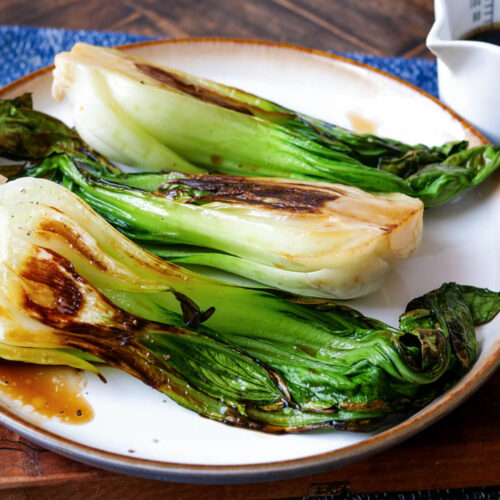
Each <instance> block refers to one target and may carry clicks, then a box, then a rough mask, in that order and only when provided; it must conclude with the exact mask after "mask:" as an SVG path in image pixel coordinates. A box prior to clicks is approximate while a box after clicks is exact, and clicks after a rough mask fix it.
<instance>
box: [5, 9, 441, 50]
mask: <svg viewBox="0 0 500 500" xmlns="http://www.w3.org/2000/svg"><path fill="white" fill-rule="evenodd" d="M432 21H433V9H432V1H431V0H404V1H395V0H225V1H220V0H141V1H137V0H107V1H102V0H86V1H83V0H39V1H37V2H33V0H3V1H2V2H0V23H2V24H23V25H29V26H53V27H64V28H69V29H101V30H106V29H108V30H115V31H127V32H131V33H137V34H143V35H149V36H171V37H185V36H228V37H239V38H260V39H264V40H274V41H279V42H287V43H293V44H298V45H303V46H307V47H312V48H316V49H321V50H334V51H342V52H370V53H372V54H377V55H385V56H400V55H402V56H405V55H411V54H413V53H414V51H415V50H418V51H420V49H421V48H422V47H424V46H422V43H423V41H424V39H425V36H426V35H427V32H428V31H429V29H430V26H431V24H432ZM420 52H421V53H420ZM420 52H418V53H419V55H424V56H426V57H427V56H429V55H430V53H429V52H428V51H427V50H426V49H425V50H423V51H420Z"/></svg>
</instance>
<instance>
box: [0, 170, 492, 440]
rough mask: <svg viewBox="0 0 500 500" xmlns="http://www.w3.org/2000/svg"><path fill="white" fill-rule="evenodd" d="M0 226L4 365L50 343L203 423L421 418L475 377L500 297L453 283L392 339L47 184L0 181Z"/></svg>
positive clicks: (421, 302) (268, 426)
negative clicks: (215, 273) (206, 267)
mask: <svg viewBox="0 0 500 500" xmlns="http://www.w3.org/2000/svg"><path fill="white" fill-rule="evenodd" d="M0 224H1V228H2V235H3V236H2V239H1V240H0V272H1V273H2V287H0V301H1V306H2V307H1V309H0V325H1V327H2V331H3V332H4V335H3V337H2V342H1V345H0V356H3V355H4V354H3V353H4V350H3V349H4V348H5V349H6V350H7V351H9V353H10V355H9V356H7V357H8V359H18V360H27V361H30V362H33V361H35V362H40V363H43V362H51V360H50V359H47V357H46V353H47V350H48V349H50V350H52V351H55V352H60V353H61V357H60V358H59V359H57V360H56V359H55V357H54V361H55V362H57V363H67V364H69V365H71V366H79V367H86V366H84V364H85V363H87V364H88V365H89V367H90V368H91V369H93V370H94V371H95V370H96V368H95V367H92V366H91V365H92V359H93V358H92V356H97V357H98V358H99V359H101V360H103V361H105V362H106V363H108V364H110V365H111V366H114V367H117V368H120V369H122V370H124V371H126V372H128V373H130V374H131V375H133V376H135V377H138V378H139V379H141V380H143V381H144V382H145V383H147V384H150V385H151V386H153V387H155V388H156V389H158V390H160V391H162V392H164V393H165V394H167V395H168V396H170V397H171V398H172V399H173V400H175V401H176V402H178V403H179V404H181V405H183V406H184V407H186V408H188V409H191V410H194V411H196V412H198V413H199V414H201V415H203V416H206V417H209V418H212V419H215V420H219V421H223V422H226V423H230V424H233V425H239V426H243V427H249V428H254V429H261V430H264V431H269V432H293V431H301V430H307V429H313V428H317V427H325V426H327V427H336V428H340V429H349V430H367V429H370V428H373V427H376V426H377V425H380V424H382V423H385V422H387V421H389V420H391V419H392V420H394V419H398V418H401V417H402V416H404V415H408V414H410V413H411V412H414V411H416V410H418V409H419V408H421V407H422V406H423V405H425V404H427V403H428V402H430V401H431V400H432V399H433V398H435V397H436V396H437V395H439V394H440V393H441V392H442V391H443V390H444V389H446V388H447V387H448V386H449V385H450V384H453V383H455V382H456V380H457V379H458V378H459V377H460V376H461V375H462V374H463V373H465V372H466V371H467V370H468V369H469V368H470V366H471V365H472V363H474V361H475V359H476V355H477V343H476V338H475V332H474V325H475V324H477V323H482V322H485V321H489V320H490V319H492V318H493V317H494V316H495V315H496V314H497V313H498V311H499V309H500V296H499V294H498V293H495V292H490V291H488V290H480V289H476V288H473V287H463V286H460V285H456V284H452V283H450V284H446V285H443V286H442V287H441V288H440V289H438V290H434V291H433V292H431V293H429V294H427V295H425V296H423V297H420V298H419V299H415V300H414V301H412V302H411V303H410V304H409V306H408V310H407V312H406V313H405V314H404V315H403V316H402V318H401V328H400V329H396V328H392V327H390V326H388V325H386V324H384V323H382V322H380V321H378V320H375V319H371V318H367V317H364V316H363V315H362V314H360V313H359V312H357V311H355V310H353V309H350V308H348V307H345V306H341V305H338V304H335V303H334V302H332V301H329V300H324V299H308V298H301V297H297V296H293V295H287V294H280V293H273V292H270V291H265V290H255V289H248V288H242V287H239V286H236V285H230V284H226V283H222V282H219V281H216V280H214V279H210V278H206V277H202V276H199V275H196V274H194V273H192V272H189V271H186V270H184V269H182V268H179V267H177V266H175V265H173V264H169V263H167V262H165V261H163V260H161V259H158V258H156V257H154V256H153V255H151V254H150V253H148V252H145V251H144V250H142V249H141V248H140V247H138V246H136V245H135V244H134V243H132V242H131V241H129V240H128V239H127V238H125V237H124V236H123V235H121V234H120V233H119V232H118V231H116V230H115V229H113V228H112V227H111V226H110V225H108V224H107V223H106V222H105V221H103V220H102V219H101V218H100V217H99V216H98V215H96V214H95V212H93V211H92V210H91V209H90V208H89V207H88V206H87V205H86V204H85V203H84V202H83V201H82V200H80V199H79V198H78V197H77V196H76V195H74V194H73V193H71V192H70V191H68V190H67V189H65V188H64V187H63V186H61V185H59V184H56V183H54V182H51V181H48V180H45V179H33V178H23V179H18V180H15V181H12V182H8V183H7V184H5V185H3V186H1V187H0ZM68 348H69V349H73V351H71V356H73V357H72V358H71V359H68V361H65V360H64V359H63V355H64V354H68V351H66V350H67V349H68ZM79 353H81V354H79ZM28 354H29V355H28ZM37 355H39V360H37Z"/></svg>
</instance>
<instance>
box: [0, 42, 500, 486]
mask: <svg viewBox="0 0 500 500" xmlns="http://www.w3.org/2000/svg"><path fill="white" fill-rule="evenodd" d="M129 50H130V51H131V52H133V53H135V54H137V55H140V56H142V57H144V58H147V59H150V60H152V61H154V62H157V63H164V64H167V65H170V66H172V67H176V68H179V69H182V70H185V71H187V72H191V73H194V74H197V75H200V76H204V77H208V78H212V79H214V80H217V81H220V82H223V83H226V84H229V85H233V86H236V87H240V88H242V89H244V90H248V91H250V92H253V93H256V94H260V95H262V96H264V97H266V98H269V99H272V100H275V101H277V102H279V103H280V104H283V105H285V106H288V107H291V108H295V109H297V110H300V111H303V112H306V113H308V114H311V115H313V116H317V117H319V118H323V119H325V120H328V121H331V122H334V123H337V124H339V125H343V126H347V127H351V126H357V125H358V126H359V124H360V123H361V124H362V125H363V126H364V127H369V128H371V129H372V131H373V132H374V133H376V134H379V135H383V136H389V137H394V138H396V139H400V140H403V141H407V142H410V143H417V142H422V143H427V144H439V143H442V142H444V141H447V140H456V139H464V138H465V139H468V140H469V141H470V142H471V143H472V144H474V145H475V144H479V143H481V142H482V141H484V139H483V138H482V137H481V136H480V135H479V134H478V133H477V132H475V131H474V130H473V129H472V128H471V127H470V126H469V125H468V124H466V123H465V122H464V121H462V120H461V119H459V118H458V117H457V116H456V115H455V114H453V113H452V112H451V111H449V110H448V109H446V108H445V107H444V106H442V105H441V104H440V103H438V101H436V100H435V99H433V98H431V97H430V96H427V95H425V94H424V93H422V92H421V91H419V90H417V89H415V88H414V87H411V86H409V85H407V84H405V83H403V82H402V81H400V80H397V79H395V78H392V77H388V76H387V75H384V74H383V73H381V72H379V71H375V70H372V69H370V68H368V67H366V66H363V65H360V64H358V63H354V62H353V61H349V60H346V59H342V58H339V57H335V56H331V55H329V54H325V53H320V52H316V51H311V50H307V49H301V48H298V47H291V46H285V45H277V44H272V43H261V42H246V41H236V40H213V39H212V40H203V39H199V40H180V41H179V40H177V41H175V40H174V41H160V42H149V43H142V44H136V45H133V46H130V47H129ZM50 86H51V75H50V72H49V70H48V69H45V70H41V71H39V72H36V73H34V74H32V75H29V76H28V77H25V78H23V79H21V80H19V81H18V82H15V83H13V84H11V85H9V86H8V87H6V88H5V89H3V90H2V91H0V96H1V97H13V96H15V95H19V94H21V93H23V92H32V93H33V96H34V103H35V107H36V108H37V109H40V110H43V111H45V112H47V113H50V114H53V115H55V116H58V117H60V118H62V119H64V120H65V121H66V122H68V123H69V124H71V120H70V116H69V113H68V109H67V107H66V103H64V102H63V103H54V102H53V101H52V99H51V97H50ZM498 180H499V176H498V175H497V176H495V177H493V178H491V179H490V180H489V181H488V182H486V183H484V184H483V185H481V186H479V187H478V188H476V189H474V190H472V191H470V192H468V193H467V194H465V195H464V196H462V197H461V198H460V199H457V200H455V201H454V202H452V203H449V204H447V205H446V206H443V207H439V208H433V209H431V210H428V211H426V212H425V231H424V239H423V243H422V246H421V248H420V250H419V252H418V254H417V255H416V256H415V257H413V258H412V259H410V260H409V261H407V262H405V263H404V264H403V265H401V266H400V267H399V270H398V271H397V272H396V273H395V274H394V275H393V276H392V278H391V279H390V280H389V281H388V282H387V283H386V285H385V286H384V288H383V289H382V290H381V291H380V292H378V293H376V294H374V295H372V296H371V297H368V298H366V299H363V300H356V301H353V302H351V305H352V306H353V307H356V308H358V309H360V310H361V311H362V312H364V313H366V314H367V315H370V316H374V317H377V318H379V319H381V320H383V321H386V322H388V323H390V324H393V325H396V324H397V317H398V315H399V314H400V313H401V312H402V311H403V310H404V307H405V305H406V303H407V302H408V301H409V300H410V299H412V298H414V297H417V296H418V295H420V294H422V293H424V292H427V291H429V290H431V289H433V288H436V287H438V286H440V285H441V284H442V283H443V282H446V281H456V282H458V283H463V284H471V285H476V286H480V287H489V288H491V289H494V290H498V289H500V265H499V260H498V255H499V254H500V234H499V233H500V231H499V225H498V224H499V222H498V221H499V220H500V191H499V190H498V189H497V188H498ZM478 336H479V339H480V343H481V354H480V357H479V360H478V361H477V363H476V364H475V366H474V367H473V369H472V370H471V371H470V372H469V374H468V375H467V376H466V377H465V378H464V379H463V380H462V381H461V382H460V383H459V384H458V385H457V386H456V387H454V388H453V389H452V390H451V391H449V392H448V393H447V394H445V395H444V396H442V397H441V398H440V399H439V400H437V401H435V402H434V403H433V404H432V405H430V406H428V407H427V408H425V409H424V410H423V411H421V412H420V413H419V414H417V415H415V416H413V417H412V418H411V419H409V420H406V421H405V422H403V423H402V424H400V425H398V426H396V427H393V428H392V429H390V430H388V431H385V432H382V433H379V434H376V435H370V434H354V433H348V432H338V431H328V432H325V431H317V432H311V433H306V434H301V435H285V436H274V435H266V434H263V433H258V432H254V431H249V430H243V429H237V428H233V427H229V426H226V425H223V424H220V423H216V422H213V421H210V420H207V419H203V418H200V417H199V416H198V415H196V414H195V413H192V412H189V411H188V410H185V409H183V408H181V407H179V406H177V405H176V404H175V403H173V402H171V401H170V400H166V398H165V397H164V396H163V395H162V394H160V393H158V392H156V391H155V390H153V389H151V388H149V387H147V386H145V385H143V384H142V383H141V382H139V381H138V380H135V379H133V378H132V377H130V376H128V375H126V374H124V373H121V372H119V371H117V370H114V369H105V370H104V373H105V376H106V378H107V379H108V383H107V384H106V385H105V384H103V383H101V382H100V381H99V380H98V379H97V378H96V377H94V376H93V375H91V374H89V375H87V379H88V384H87V388H86V392H88V396H87V398H88V401H89V402H90V404H91V406H92V407H93V409H94V412H95V417H94V419H93V420H92V421H91V422H89V423H88V424H85V425H80V426H72V425H67V424H63V423H60V422H58V421H56V420H48V419H45V420H44V419H42V418H40V417H38V416H37V415H36V414H34V413H32V412H31V411H30V410H29V409H27V408H26V407H21V408H20V407H19V406H18V405H15V404H13V403H12V402H11V401H9V400H5V399H4V400H3V402H0V407H1V409H0V421H1V422H2V423H4V424H5V425H7V426H9V427H11V428H12V429H14V430H16V431H18V432H20V433H21V434H23V435H24V436H26V437H28V438H29V439H31V440H33V441H35V442H37V443H39V444H41V445H42V446H45V447H47V448H51V449H53V450H55V451H57V452H59V453H61V454H64V455H67V456H70V457H71V458H74V459H77V460H81V461H83V462H87V463H90V464H94V465H98V466H101V467H104V468H107V469H112V470H115V471H120V472H124V473H129V474H135V475H142V476H149V477H154V478H161V479H169V480H179V481H186V482H187V481H189V482H248V481H260V480H271V479H280V478H285V477H291V476H297V475H300V474H306V473H311V472H318V471H321V470H325V469H327V468H329V467H333V466H338V465H343V464H345V463H347V462H350V461H353V460H355V459H359V458H361V457H363V456H366V455H368V454H370V453H374V452H375V451H380V450H382V449H384V448H387V447H389V446H392V445H394V444H395V443H397V442H399V441H401V440H403V439H406V438H407V437H409V436H410V435H413V434H414V433H416V432H418V431H420V430H421V429H423V428H424V427H426V426H428V425H429V424H430V423H432V422H434V421H435V420H437V419H438V418H440V417H441V416H443V415H444V414H446V413H447V412H449V411H450V410H451V409H453V408H454V407H455V406H456V405H458V404H459V403H460V402H461V401H463V400H464V399H465V398H466V397H467V396H469V395H470V394H471V393H472V392H473V391H474V390H475V389H476V388H477V387H478V386H479V385H480V384H481V383H483V382H484V381H485V380H486V378H487V376H488V375H489V374H491V373H492V372H493V370H494V368H495V366H496V365H498V362H499V360H500V318H497V320H496V321H493V322H491V323H490V324H488V325H486V326H484V327H481V328H479V329H478ZM128 450H134V452H133V453H131V452H129V451H128Z"/></svg>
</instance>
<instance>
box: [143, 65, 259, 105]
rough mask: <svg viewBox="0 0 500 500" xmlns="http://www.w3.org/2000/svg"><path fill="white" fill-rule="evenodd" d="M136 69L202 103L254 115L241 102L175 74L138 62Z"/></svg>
mask: <svg viewBox="0 0 500 500" xmlns="http://www.w3.org/2000/svg"><path fill="white" fill-rule="evenodd" d="M135 67H136V68H137V69H138V70H139V71H141V72H142V73H144V74H145V75H147V76H149V77H150V78H152V79H153V80H156V81H157V82H160V83H163V84H164V85H169V86H170V87H173V88H175V89H177V90H180V91H181V92H184V93H186V94H188V95H190V96H192V97H195V98H196V99H200V100H201V101H204V102H208V103H210V104H215V105H216V106H221V107H223V108H227V109H231V110H233V111H237V112H238V113H243V114H245V115H253V113H252V112H251V111H250V110H249V109H248V108H247V107H245V106H242V104H241V102H239V101H236V100H234V99H230V98H228V97H224V96H222V95H220V94H217V92H213V91H212V90H210V89H208V88H204V87H199V86H197V85H193V84H192V83H188V82H186V81H184V80H182V79H181V78H180V77H179V76H178V75H174V74H173V73H170V72H169V71H166V70H164V69H162V68H158V67H157V66H151V65H150V64H145V63H138V62H136V63H135Z"/></svg>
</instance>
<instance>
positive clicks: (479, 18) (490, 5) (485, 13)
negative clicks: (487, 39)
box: [469, 0, 495, 28]
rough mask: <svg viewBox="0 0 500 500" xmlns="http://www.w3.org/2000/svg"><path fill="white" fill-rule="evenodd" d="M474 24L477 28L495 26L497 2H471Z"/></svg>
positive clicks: (471, 0)
mask: <svg viewBox="0 0 500 500" xmlns="http://www.w3.org/2000/svg"><path fill="white" fill-rule="evenodd" d="M469 7H470V10H471V16H472V22H473V24H475V25H476V28H479V27H484V26H487V25H488V24H489V25H490V26H492V25H493V23H494V20H495V0H470V3H469Z"/></svg>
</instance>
